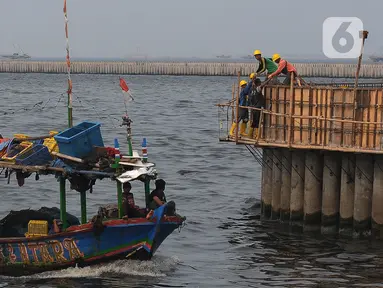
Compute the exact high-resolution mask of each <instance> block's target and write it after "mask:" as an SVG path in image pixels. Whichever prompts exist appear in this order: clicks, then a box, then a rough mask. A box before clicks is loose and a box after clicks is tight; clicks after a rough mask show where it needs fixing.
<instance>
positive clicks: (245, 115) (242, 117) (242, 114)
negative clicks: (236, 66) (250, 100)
mask: <svg viewBox="0 0 383 288" xmlns="http://www.w3.org/2000/svg"><path fill="white" fill-rule="evenodd" d="M239 86H241V93H240V94H239V106H247V97H248V93H249V91H250V89H249V90H246V88H247V86H248V83H247V81H246V80H242V81H241V82H239ZM250 87H251V86H250ZM246 91H247V92H246ZM238 112H239V113H238V114H239V115H238V116H237V121H236V122H234V123H233V124H232V125H231V128H230V132H229V135H230V136H233V135H234V131H235V128H236V127H237V124H238V123H239V122H240V121H242V123H241V125H240V127H239V134H240V135H244V134H245V132H246V125H247V122H248V121H249V111H248V109H246V108H239V110H238Z"/></svg>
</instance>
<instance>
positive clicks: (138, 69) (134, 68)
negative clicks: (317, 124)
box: [0, 60, 383, 78]
mask: <svg viewBox="0 0 383 288" xmlns="http://www.w3.org/2000/svg"><path fill="white" fill-rule="evenodd" d="M292 62H293V61H292ZM294 65H295V67H296V68H297V71H298V73H299V75H300V76H302V77H331V78H337V77H338V78H353V77H354V76H355V69H356V64H330V63H294ZM257 66H258V64H257V62H256V61H255V60H254V61H253V62H244V63H239V62H221V63H218V62H150V61H137V62H128V61H120V62H117V61H116V62H112V61H109V62H108V61H99V62H84V61H82V62H80V61H79V62H78V61H73V62H72V66H71V70H72V73H73V74H118V75H123V74H126V75H200V76H236V75H237V73H238V71H241V73H242V75H244V76H245V75H246V76H247V75H249V74H250V73H252V72H254V71H255V70H256V69H257ZM0 73H63V74H64V73H67V66H66V62H65V61H62V62H59V61H0ZM360 77H363V78H382V77H383V65H382V64H364V65H362V68H361V71H360Z"/></svg>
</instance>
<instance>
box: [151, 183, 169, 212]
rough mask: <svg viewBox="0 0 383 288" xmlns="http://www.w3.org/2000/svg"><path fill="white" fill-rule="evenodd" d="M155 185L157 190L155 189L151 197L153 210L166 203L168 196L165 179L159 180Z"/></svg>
mask: <svg viewBox="0 0 383 288" xmlns="http://www.w3.org/2000/svg"><path fill="white" fill-rule="evenodd" d="M155 184H156V189H154V190H153V191H152V193H150V196H149V208H150V209H152V210H155V209H157V208H158V207H160V206H162V205H164V204H165V203H166V196H165V192H164V191H165V185H166V182H165V181H164V180H163V179H158V180H156V182H155Z"/></svg>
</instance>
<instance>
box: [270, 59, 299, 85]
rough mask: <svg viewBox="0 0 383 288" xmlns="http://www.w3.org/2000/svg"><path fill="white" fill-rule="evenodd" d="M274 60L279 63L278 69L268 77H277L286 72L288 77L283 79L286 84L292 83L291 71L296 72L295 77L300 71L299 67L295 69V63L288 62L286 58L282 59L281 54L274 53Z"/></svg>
mask: <svg viewBox="0 0 383 288" xmlns="http://www.w3.org/2000/svg"><path fill="white" fill-rule="evenodd" d="M272 60H273V61H274V62H275V63H277V64H278V69H277V71H275V72H274V73H272V74H270V75H269V76H268V77H267V78H268V79H271V78H274V77H277V76H278V75H279V74H285V75H286V78H285V80H284V81H283V84H284V85H290V82H291V73H293V74H294V78H297V76H298V73H297V69H295V67H294V65H293V64H291V63H289V62H287V61H286V60H284V59H281V55H279V54H274V55H273V58H272Z"/></svg>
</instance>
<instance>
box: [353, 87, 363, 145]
mask: <svg viewBox="0 0 383 288" xmlns="http://www.w3.org/2000/svg"><path fill="white" fill-rule="evenodd" d="M355 103H356V107H355V113H354V115H355V117H354V120H355V121H363V110H362V106H361V105H362V104H363V99H362V90H358V91H356V94H355ZM361 126H362V125H360V124H354V129H353V131H354V138H355V141H354V146H355V147H361V144H362V129H361V128H362V127H361Z"/></svg>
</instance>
